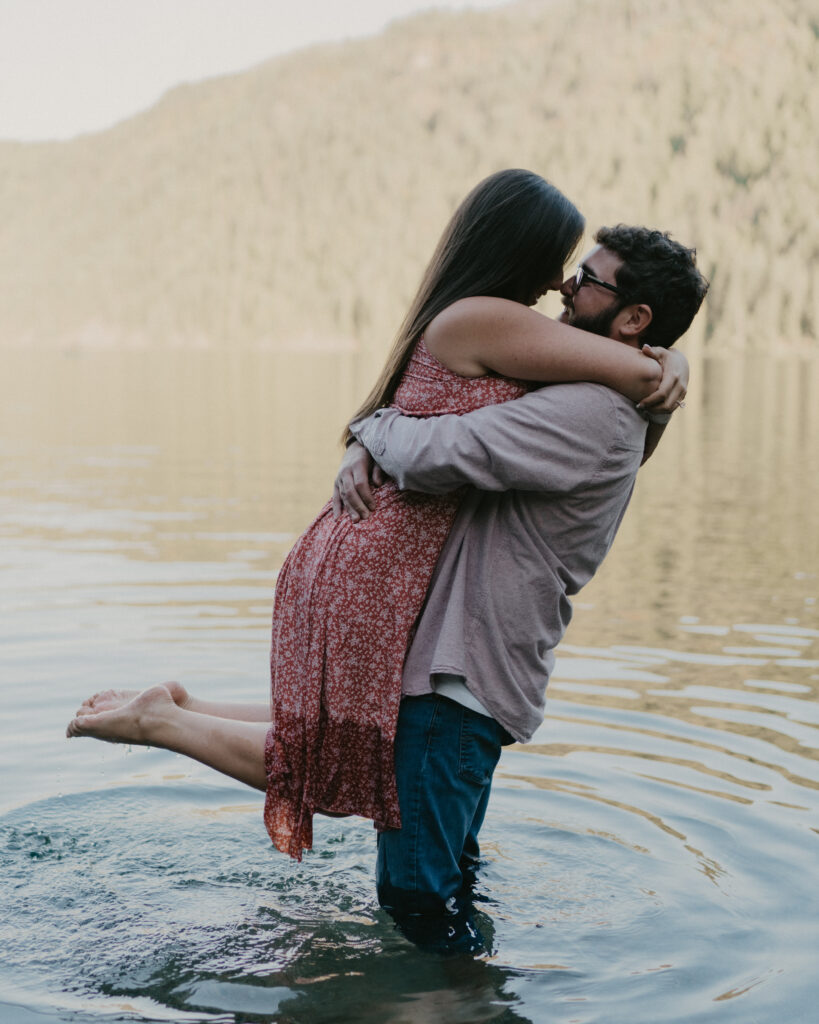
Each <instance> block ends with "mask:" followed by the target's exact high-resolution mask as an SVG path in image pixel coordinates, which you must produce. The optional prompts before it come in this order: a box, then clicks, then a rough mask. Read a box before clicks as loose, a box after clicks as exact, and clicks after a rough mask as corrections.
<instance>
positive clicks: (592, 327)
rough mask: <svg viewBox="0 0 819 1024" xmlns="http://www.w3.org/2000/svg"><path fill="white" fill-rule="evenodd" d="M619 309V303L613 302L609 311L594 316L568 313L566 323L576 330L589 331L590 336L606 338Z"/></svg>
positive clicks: (620, 307)
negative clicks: (599, 335) (597, 335)
mask: <svg viewBox="0 0 819 1024" xmlns="http://www.w3.org/2000/svg"><path fill="white" fill-rule="evenodd" d="M621 309H622V306H621V305H620V303H619V302H615V303H614V304H613V305H612V306H611V307H610V308H609V309H604V310H603V312H602V313H596V314H595V315H594V316H575V315H574V313H572V312H570V313H569V319H568V321H567V323H568V324H569V326H570V327H577V328H578V330H581V331H591V333H592V334H602V335H603V337H605V338H608V337H609V331H610V330H611V325H612V324H613V323H614V318H615V317H616V316H617V314H618V313H619V312H620V310H621Z"/></svg>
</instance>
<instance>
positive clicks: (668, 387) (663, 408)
mask: <svg viewBox="0 0 819 1024" xmlns="http://www.w3.org/2000/svg"><path fill="white" fill-rule="evenodd" d="M642 351H643V354H644V355H646V356H650V357H651V358H652V359H656V360H657V362H658V363H659V364H660V368H661V369H662V371H663V376H662V380H661V381H660V383H659V384H658V385H657V390H656V391H653V392H652V393H651V394H650V395H649V396H648V398H644V399H643V401H642V402H640V404H639V405H638V406H637V408H638V409H650V410H651V411H652V412H674V410H675V409H677V408H679V406H681V405H682V404H683V400H684V399H685V396H686V394H687V392H688V360H687V359H686V358H685V356H684V355H683V354H682V352H679V351H677V349H670V348H660V347H658V346H655V347H652V346H651V345H643V348H642Z"/></svg>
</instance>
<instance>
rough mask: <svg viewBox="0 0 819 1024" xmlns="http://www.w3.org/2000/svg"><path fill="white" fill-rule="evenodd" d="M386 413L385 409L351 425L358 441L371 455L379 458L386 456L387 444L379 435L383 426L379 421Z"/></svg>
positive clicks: (352, 432) (351, 431)
mask: <svg viewBox="0 0 819 1024" xmlns="http://www.w3.org/2000/svg"><path fill="white" fill-rule="evenodd" d="M383 413H384V410H383V409H378V410H377V411H376V412H374V413H373V414H372V416H368V417H367V418H366V419H363V420H356V421H355V422H354V423H351V424H350V433H351V434H352V435H353V437H355V438H356V440H358V441H360V442H361V444H363V445H364V447H365V448H366V449H367V451H368V452H369V453H370V455H372V456H374V457H375V458H378V456H379V455H383V454H384V449H385V448H386V447H387V443H386V441H385V440H384V438H383V437H381V436H380V435H379V427H380V426H381V424H380V422H379V420H380V419H381V417H382V414H383Z"/></svg>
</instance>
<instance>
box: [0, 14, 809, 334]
mask: <svg viewBox="0 0 819 1024" xmlns="http://www.w3.org/2000/svg"><path fill="white" fill-rule="evenodd" d="M817 37H819V13H817V9H816V5H815V4H813V3H811V4H809V3H807V2H800V0H718V2H716V3H715V2H714V0H618V2H617V3H614V2H612V0H574V2H573V3H572V4H571V5H566V4H557V3H552V2H549V0H538V2H523V3H515V4H511V5H509V6H507V7H503V8H498V9H495V10H489V11H482V12H475V11H472V12H469V11H467V12H459V13H446V14H444V13H435V12H433V13H428V14H424V15H421V16H418V17H416V18H413V19H410V20H407V21H403V22H398V23H396V24H395V25H393V26H392V27H391V28H389V29H388V30H387V31H386V32H384V33H382V34H381V35H378V36H376V37H372V38H368V39H364V40H354V41H350V42H347V43H344V44H338V45H332V46H322V47H317V48H313V49H310V50H306V51H302V52H299V53H295V54H291V55H288V56H286V57H282V58H277V59H274V60H271V61H269V62H267V63H265V64H263V65H260V66H259V67H257V68H254V69H251V70H250V71H247V72H245V73H243V74H240V75H236V76H231V77H227V78H222V79H216V80H212V81H209V82H206V83H202V84H198V85H193V86H186V87H182V88H179V89H176V90H174V91H173V92H171V93H169V94H168V95H167V96H166V97H164V99H163V100H162V101H161V102H160V103H159V104H157V106H156V107H154V108H153V109H151V110H149V111H147V112H145V113H144V114H142V115H140V116H138V117H135V118H132V119H130V120H128V121H126V122H123V123H122V124H120V125H118V126H116V127H115V128H113V129H111V130H109V131H106V132H103V133H100V134H97V135H90V136H85V137H81V138H78V139H76V140H73V141H70V142H63V143H47V144H22V143H21V144H11V143H4V144H2V145H0V218H2V231H0V345H18V344H25V345H32V346H46V345H60V346H74V345H91V344H94V345H96V344H110V345H123V346H125V345H129V346H130V345H146V344H149V345H157V346H170V345H179V344H186V345H187V344H191V345H200V344H201V345H259V344H262V345H276V346H278V345H298V346H306V345H325V344H328V345H330V344H349V343H363V344H364V345H366V346H367V347H368V348H377V347H380V346H384V345H386V344H387V343H388V341H389V339H390V337H391V336H392V334H393V332H394V330H395V328H396V327H397V325H398V322H399V321H400V319H401V316H402V313H403V311H404V307H405V304H406V302H407V300H408V298H409V296H410V294H411V292H412V290H413V288H414V286H415V284H416V282H417V280H418V277H419V275H420V273H421V271H422V269H423V266H424V264H425V262H426V260H427V259H428V257H429V255H430V254H431V250H432V246H433V244H434V242H435V240H436V238H437V235H438V233H439V231H440V229H441V227H442V226H443V224H444V222H445V220H446V219H447V217H448V215H449V213H450V212H451V210H452V208H453V206H454V205H455V203H456V202H457V201H458V200H459V199H460V198H461V197H462V196H463V194H465V192H466V191H467V190H468V189H469V188H470V187H471V186H472V185H473V184H474V183H475V182H476V181H477V180H478V179H479V178H481V177H482V176H483V175H484V174H486V173H489V172H490V171H493V170H495V169H497V168H500V167H505V166H523V167H530V168H532V169H533V170H537V171H539V172H540V173H542V174H544V175H545V176H546V177H548V178H549V179H551V180H552V181H553V182H554V183H555V184H557V185H558V186H559V187H560V188H562V189H563V190H564V191H565V192H567V193H568V194H569V195H570V196H571V197H572V198H573V199H574V200H575V201H576V202H577V203H578V205H579V206H580V207H581V209H582V210H583V211H584V213H585V214H586V216H587V219H588V224H589V227H590V229H593V228H595V227H596V226H598V225H599V224H601V223H611V222H614V221H619V220H623V221H630V222H640V223H647V224H650V225H652V226H659V227H663V228H666V229H668V230H670V231H671V232H672V233H673V234H674V235H675V236H676V237H679V238H680V239H681V240H683V241H685V242H687V243H689V244H693V245H696V247H697V249H698V251H699V253H700V262H701V266H702V267H703V269H704V271H705V273H706V274H707V275H708V276H709V277H710V278H711V279H712V293H711V296H710V298H709V301H708V309H707V313H706V314H704V315H702V316H701V318H700V322H699V325H698V327H697V328H696V329H695V331H694V332H693V334H692V338H691V341H690V345H691V347H692V349H696V348H697V347H699V346H701V345H703V344H704V345H705V346H706V347H712V346H715V345H716V346H720V347H738V348H765V349H769V348H771V347H777V348H782V349H794V348H801V347H805V346H807V347H811V348H815V347H816V346H817V332H818V331H819V287H818V286H817V249H819V236H818V235H817V215H816V206H817V195H819V188H817V184H819V182H818V180H817V179H819V170H817V163H818V162H817V159H816V157H817V147H816V126H817V124H819V90H817V88H816V82H817V80H819V61H817V43H818V42H819V40H818V39H817Z"/></svg>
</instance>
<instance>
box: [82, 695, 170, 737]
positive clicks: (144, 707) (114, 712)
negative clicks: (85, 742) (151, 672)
mask: <svg viewBox="0 0 819 1024" xmlns="http://www.w3.org/2000/svg"><path fill="white" fill-rule="evenodd" d="M108 692H109V693H115V694H117V695H122V694H123V693H124V692H125V691H122V690H116V691H108ZM91 699H92V700H93V698H91ZM176 709H177V705H176V703H175V702H174V700H173V698H172V697H171V694H170V693H169V691H168V689H167V687H165V686H152V687H151V688H150V689H149V690H144V691H143V692H142V693H138V694H137V695H136V696H135V697H134V698H133V699H132V700H130V701H127V702H125V703H121V704H116V703H115V702H112V705H111V706H109V707H105V708H101V709H95V708H91V707H86V706H85V705H83V706H82V707H81V708H80V709H79V710H78V711H77V715H76V717H75V718H74V719H72V721H71V722H69V723H68V728H67V729H66V731H65V734H66V736H68V737H69V738H71V737H73V736H92V737H93V738H94V739H98V740H107V741H108V742H109V743H135V744H137V745H141V746H150V745H152V744H153V743H155V741H156V732H157V727H158V726H160V725H161V724H162V723H163V722H165V721H167V718H168V714H169V712H173V711H176Z"/></svg>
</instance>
